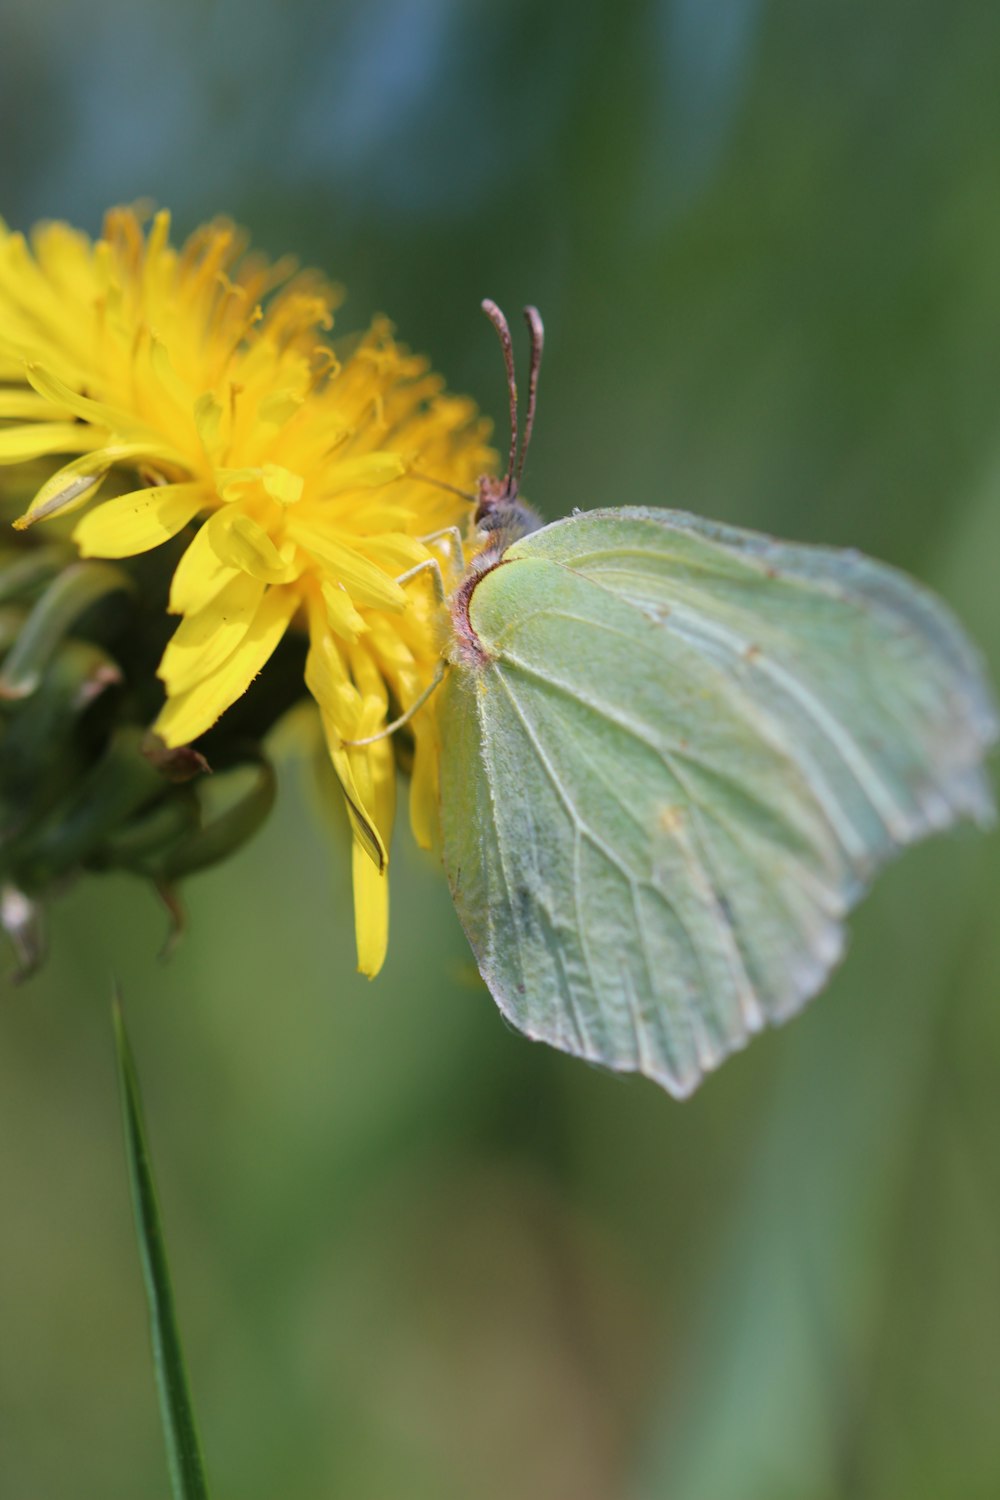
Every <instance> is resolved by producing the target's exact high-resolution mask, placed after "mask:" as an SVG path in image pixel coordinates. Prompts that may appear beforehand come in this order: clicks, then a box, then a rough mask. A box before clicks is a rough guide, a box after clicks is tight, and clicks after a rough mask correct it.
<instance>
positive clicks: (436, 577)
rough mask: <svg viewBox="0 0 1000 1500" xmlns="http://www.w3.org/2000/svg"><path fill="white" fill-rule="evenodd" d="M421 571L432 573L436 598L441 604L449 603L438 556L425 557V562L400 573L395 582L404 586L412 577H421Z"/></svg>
mask: <svg viewBox="0 0 1000 1500" xmlns="http://www.w3.org/2000/svg"><path fill="white" fill-rule="evenodd" d="M421 540H426V538H421ZM421 573H429V574H430V578H431V583H432V584H433V586H434V596H435V598H436V599H437V601H438V603H439V604H447V602H448V590H447V589H446V588H445V585H444V574H443V573H442V572H441V564H440V563H439V562H438V560H437V558H436V557H425V558H424V560H423V562H418V563H415V564H414V566H413V567H412V568H407V570H406V572H405V573H400V574H399V576H398V578H396V579H395V580H394V582H396V583H398V584H399V585H400V586H401V587H402V585H403V584H404V583H409V582H410V580H411V579H413V578H419V577H420V574H421Z"/></svg>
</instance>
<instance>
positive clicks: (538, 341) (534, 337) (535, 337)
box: [514, 307, 545, 490]
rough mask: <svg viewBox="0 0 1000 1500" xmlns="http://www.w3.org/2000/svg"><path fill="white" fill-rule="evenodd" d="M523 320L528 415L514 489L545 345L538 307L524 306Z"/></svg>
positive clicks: (521, 468)
mask: <svg viewBox="0 0 1000 1500" xmlns="http://www.w3.org/2000/svg"><path fill="white" fill-rule="evenodd" d="M524 321H525V322H526V323H527V325H528V332H529V333H530V334H531V366H530V369H529V372H528V415H527V416H526V417H525V419H524V442H523V443H522V444H521V457H520V458H519V459H518V463H517V478H516V479H515V480H514V489H515V490H517V489H518V488H519V487H520V484H521V475H522V474H523V473H524V460H525V458H526V456H527V453H528V444H529V443H530V442H531V429H532V428H533V427H534V425H535V408H536V406H537V405H538V371H539V370H540V369H541V365H542V349H543V348H544V346H545V327H544V324H543V323H542V315H541V313H540V312H539V311H538V308H537V307H526V308H525V309H524Z"/></svg>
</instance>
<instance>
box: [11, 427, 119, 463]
mask: <svg viewBox="0 0 1000 1500" xmlns="http://www.w3.org/2000/svg"><path fill="white" fill-rule="evenodd" d="M104 439H105V434H103V433H101V432H95V431H93V429H92V428H89V427H84V426H83V424H82V423H80V422H28V423H26V424H25V425H24V426H23V427H21V426H18V427H0V464H23V463H24V462H25V460H26V459H29V458H42V457H43V456H44V455H45V454H47V453H81V452H82V453H86V452H88V451H89V450H90V449H91V448H96V447H97V446H98V444H99V443H101V442H102V441H104Z"/></svg>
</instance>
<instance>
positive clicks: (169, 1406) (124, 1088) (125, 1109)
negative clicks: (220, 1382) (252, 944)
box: [113, 998, 208, 1500]
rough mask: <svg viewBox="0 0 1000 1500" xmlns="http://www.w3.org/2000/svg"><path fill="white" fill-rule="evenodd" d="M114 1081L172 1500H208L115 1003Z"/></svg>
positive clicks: (133, 1078)
mask: <svg viewBox="0 0 1000 1500" xmlns="http://www.w3.org/2000/svg"><path fill="white" fill-rule="evenodd" d="M113 1015H114V1027H115V1043H116V1050H117V1056H118V1077H119V1081H120V1083H121V1098H122V1118H123V1123H124V1127H125V1154H126V1157H127V1158H128V1173H129V1183H130V1186H131V1191H132V1208H133V1210H134V1213H135V1227H136V1234H137V1236H138V1240H139V1255H140V1258H141V1260H142V1276H143V1281H144V1282H145V1286H146V1300H147V1303H148V1306H149V1326H150V1335H151V1338H152V1343H153V1363H154V1365H155V1367H156V1384H157V1389H158V1391H159V1397H160V1416H161V1419H162V1422H163V1432H164V1438H165V1441H166V1445H167V1461H168V1464H169V1467H170V1484H171V1490H172V1493H173V1497H174V1500H208V1486H207V1484H206V1482H205V1471H204V1465H203V1463H202V1457H201V1446H200V1444H199V1442H198V1432H197V1428H196V1427H195V1420H194V1411H193V1409H192V1406H191V1395H190V1392H189V1390H188V1383H187V1375H186V1374H185V1370H184V1355H183V1353H182V1350H181V1341H180V1335H179V1333H178V1330H177V1320H176V1317H175V1314H174V1297H173V1292H172V1290H171V1286H170V1272H169V1269H168V1267H167V1251H166V1246H165V1244H164V1241H163V1229H162V1226H161V1224H160V1213H159V1208H158V1206H157V1201H156V1186H155V1183H154V1181H153V1167H152V1162H151V1161H150V1157H149V1149H148V1147H147V1145H146V1130H145V1126H144V1124H143V1118H142V1101H141V1099H140V1096H139V1080H138V1077H137V1074H136V1070H135V1062H134V1059H133V1057H132V1049H131V1048H130V1046H129V1043H128V1037H127V1035H126V1033H125V1022H124V1019H123V1017H122V1011H121V1004H120V1002H119V1000H118V999H117V998H116V1000H115V1003H114V1007H113Z"/></svg>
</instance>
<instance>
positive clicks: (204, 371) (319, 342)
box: [0, 209, 494, 974]
mask: <svg viewBox="0 0 1000 1500" xmlns="http://www.w3.org/2000/svg"><path fill="white" fill-rule="evenodd" d="M338 301H339V295H338V293H337V292H336V290H335V289H334V288H332V287H331V286H329V285H328V284H327V283H326V282H325V281H324V280H323V279H322V278H321V277H319V276H318V275H316V274H314V273H302V272H298V273H297V272H296V271H295V268H294V266H293V265H292V264H291V263H289V262H286V261H281V262H278V263H277V264H269V263H268V262H267V261H265V260H264V259H263V258H261V257H259V256H254V255H251V254H250V253H248V251H247V247H246V243H245V240H244V238H243V236H242V235H241V234H240V232H239V231H238V230H237V229H236V228H235V227H234V226H233V225H232V224H230V223H228V222H226V221H224V220H219V221H216V222H214V223H211V224H208V225H206V226H205V227H204V228H202V229H200V230H198V231H197V232H196V233H195V234H194V235H192V236H191V238H190V239H189V240H188V241H187V242H186V244H184V245H183V246H181V247H179V248H178V247H175V246H173V245H172V244H171V243H170V221H169V218H168V216H167V214H165V213H158V214H156V215H155V217H153V219H152V220H151V221H150V222H149V224H148V227H147V226H145V225H144V222H143V219H142V217H141V216H140V215H139V214H138V213H137V212H135V211H133V210H131V209H116V210H114V211H113V212H112V213H110V214H109V215H108V217H107V220H106V222H105V226H104V230H103V233H102V235H101V237H100V238H99V239H97V240H91V239H90V238H88V237H87V236H86V235H83V234H81V233H79V232H77V231H76V230H73V229H71V228H69V227H68V226H67V225H65V224H59V223H50V224H44V225H41V226H39V227H38V228H37V229H36V230H35V232H34V234H33V235H32V237H31V240H30V242H29V241H26V240H25V238H24V237H23V236H21V235H19V234H15V233H12V232H10V231H9V230H7V229H6V228H5V226H3V224H2V223H0V464H7V465H12V464H20V463H25V462H28V461H32V460H37V459H42V458H47V459H50V460H51V459H53V457H54V456H55V455H62V456H63V457H64V460H65V461H64V462H63V463H62V465H61V466H60V467H58V468H57V469H56V470H55V472H53V473H51V474H50V476H49V477H48V478H47V479H46V480H45V483H44V484H43V485H42V486H41V488H40V489H39V490H38V492H37V494H36V495H35V497H34V499H33V500H32V501H31V503H30V505H29V506H28V508H27V510H26V511H25V513H24V515H23V516H22V517H21V518H20V520H19V521H17V522H16V523H15V524H16V525H17V526H19V527H26V526H31V525H33V524H34V523H35V522H38V521H43V520H46V519H48V518H49V517H52V516H57V515H65V514H67V513H68V512H70V511H74V510H81V511H82V515H81V517H80V519H79V520H78V521H77V523H76V527H75V531H74V533H73V535H74V538H75V540H76V542H77V545H78V547H79V549H80V552H81V553H82V554H83V555H84V556H87V557H108V558H112V557H113V558H122V557H129V556H133V555H135V554H137V553H140V552H146V551H149V550H151V549H152V548H155V547H158V546H160V545H161V544H162V543H163V542H166V541H168V540H170V539H171V538H173V537H176V536H178V535H180V534H181V533H184V534H185V535H189V536H190V540H189V542H188V545H187V547H186V550H185V551H184V553H183V555H182V557H181V560H180V563H179V565H178V566H177V568H176V571H175V574H174V578H173V583H172V587H171V593H170V610H171V612H172V613H175V614H178V615H180V616H181V621H180V624H179V626H178V628H177V631H176V633H175V634H174V637H173V639H172V640H171V642H170V643H169V645H168V646H167V649H166V651H165V653H164V656H163V660H162V662H161V664H160V668H159V675H160V678H161V679H162V681H163V684H164V690H165V696H166V701H165V704H164V707H163V710H162V712H161V714H160V716H159V718H158V719H157V721H156V725H155V728H156V729H157V731H158V733H159V734H160V735H161V736H162V737H163V739H164V740H165V741H166V743H167V744H168V745H170V746H177V745H182V744H186V743H188V742H190V741H191V740H195V739H197V738H198V737H199V736H200V735H202V734H204V733H205V732H206V730H208V729H209V728H211V726H212V725H213V724H214V723H215V721H216V720H217V719H218V718H219V716H220V715H221V714H223V713H224V712H225V711H226V709H227V708H229V707H230V705H231V704H233V703H234V702H235V701H236V699H237V698H239V697H240V696H241V695H242V694H243V693H244V692H245V691H246V690H247V688H248V687H249V685H250V683H251V682H252V681H253V679H254V677H255V676H256V675H257V673H258V672H260V671H261V669H262V668H263V667H264V666H265V664H266V663H267V661H268V659H269V657H270V656H271V655H272V653H273V652H274V650H275V648H276V646H277V645H278V642H279V641H280V640H281V637H282V636H283V634H284V633H285V631H286V630H288V629H289V628H290V627H291V628H296V629H298V628H302V629H306V630H307V631H308V634H309V642H310V645H309V654H308V663H307V670H306V682H307V685H308V687H309V690H310V691H311V693H312V694H313V696H314V697H315V699H316V701H317V703H318V705H319V709H320V714H321V718H322V723H323V727H324V732H325V735H326V739H327V744H328V747H329V751H330V758H331V761H332V763H333V766H334V769H335V770H336V772H337V775H338V776H339V778H340V783H341V786H342V788H343V792H344V796H345V799H346V802H347V806H348V811H349V815H350V819H351V823H352V827H353V829H354V855H353V862H354V889H355V906H356V931H357V940H358V957H359V967H360V968H361V969H362V970H363V972H365V973H368V974H374V973H375V972H376V971H377V970H378V968H379V967H380V965H381V963H382V960H383V957H384V954H385V945H386V937H387V924H388V892H387V881H386V868H387V862H388V853H387V850H388V845H389V839H390V834H391V829H392V821H393V814H394V795H395V783H394V766H393V753H392V746H391V742H389V741H388V740H381V741H376V742H375V743H374V744H370V745H365V746H360V747H350V746H346V745H345V744H344V741H345V740H351V739H361V738H365V737H367V736H369V735H371V734H373V733H375V732H376V731H377V730H378V729H379V727H380V726H381V725H383V724H385V723H386V721H387V719H388V717H390V712H391V713H396V712H399V711H400V710H403V711H405V709H406V708H407V706H408V705H409V704H411V703H413V702H414V700H415V699H416V698H417V697H418V695H419V694H420V693H421V692H422V691H423V690H424V689H425V688H426V686H427V685H428V683H429V682H430V680H431V678H432V676H433V673H434V669H435V666H436V663H437V658H438V654H439V653H438V646H437V633H436V632H437V621H436V606H435V604H434V602H433V598H432V595H431V593H430V591H429V590H428V589H426V588H425V587H424V585H423V584H422V583H421V582H419V581H416V582H414V583H413V584H410V585H408V586H407V587H406V588H403V587H401V586H400V584H399V583H398V582H397V581H396V580H397V578H398V577H399V575H401V574H402V573H404V572H407V571H408V570H409V569H411V568H413V567H414V566H415V565H416V564H418V563H420V562H422V561H425V560H426V559H427V558H428V557H429V556H430V555H431V553H430V550H429V547H428V545H427V543H426V542H425V541H424V540H422V539H423V538H424V537H426V536H427V535H428V534H430V533H433V532H436V531H439V530H440V529H441V528H443V527H448V526H452V525H455V524H456V523H460V522H461V521H462V520H463V518H464V514H463V506H462V502H461V500H460V499H458V498H457V497H455V496H454V495H452V494H450V493H449V492H448V491H446V490H444V489H441V488H438V487H434V486H431V485H428V484H427V483H426V481H425V480H424V479H418V478H416V477H413V476H415V475H417V474H419V475H430V476H433V478H435V479H436V480H439V481H442V482H443V483H444V484H446V485H452V486H455V487H457V488H458V489H460V490H463V491H466V492H468V491H470V490H472V489H473V488H474V485H475V481H476V479H477V477H478V475H479V474H480V473H482V472H483V471H484V470H487V469H488V468H490V467H491V466H492V463H493V458H494V455H493V454H492V452H491V451H490V449H489V448H488V447H487V445H486V438H487V429H486V427H485V424H484V423H483V421H482V419H480V418H479V417H478V415H477V413H476V410H475V408H474V406H473V405H472V403H471V402H468V401H465V400H462V399H461V398H458V397H455V396H450V395H447V394H445V393H444V392H443V390H442V386H441V382H440V381H439V379H438V377H437V376H435V375H434V374H433V373H431V372H430V370H429V369H428V366H427V364H426V362H425V361H424V360H423V359H421V358H419V357H417V356H414V355H412V354H411V353H409V351H407V350H406V349H405V348H403V347H402V346H400V345H398V344H397V343H396V342H395V340H394V338H393V336H392V329H391V327H390V325H389V324H388V323H387V322H385V321H384V320H377V321H376V322H375V323H374V324H373V325H372V327H371V328H370V329H369V330H368V332H367V334H365V335H364V336H363V337H362V338H361V339H360V340H359V341H358V342H357V344H356V346H355V347H354V348H353V349H352V351H351V352H350V354H349V355H347V356H345V357H343V358H338V356H337V354H336V353H335V352H334V349H333V348H332V347H331V346H330V344H329V342H328V335H329V332H330V329H331V328H332V325H333V313H334V309H335V307H336V305H337V303H338ZM113 475H116V476H119V477H118V479H117V482H116V484H115V489H116V490H121V489H122V487H123V486H122V479H124V480H125V485H124V488H125V491H126V492H125V493H116V494H114V497H113V498H110V499H104V500H103V501H102V500H100V499H99V495H100V491H101V489H102V486H104V484H105V482H106V481H107V480H108V479H109V476H113ZM95 501H97V503H96V504H95V503H94V502H95ZM432 704H433V700H431V704H429V705H428V708H427V709H421V711H420V713H419V714H418V715H417V716H416V718H415V720H414V725H413V727H414V734H415V742H416V754H415V763H414V774H413V782H412V787H411V798H410V814H411V820H412V823H413V827H414V831H415V833H416V836H417V837H418V839H420V840H421V842H424V843H426V842H427V841H428V840H429V839H430V837H431V833H432V828H433V824H434V808H435V798H436V766H437V744H438V741H437V727H436V723H435V720H434V714H433V707H432Z"/></svg>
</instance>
